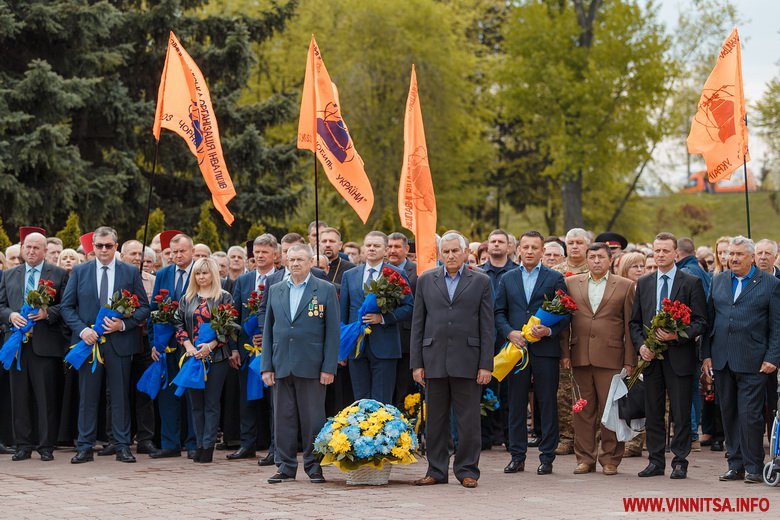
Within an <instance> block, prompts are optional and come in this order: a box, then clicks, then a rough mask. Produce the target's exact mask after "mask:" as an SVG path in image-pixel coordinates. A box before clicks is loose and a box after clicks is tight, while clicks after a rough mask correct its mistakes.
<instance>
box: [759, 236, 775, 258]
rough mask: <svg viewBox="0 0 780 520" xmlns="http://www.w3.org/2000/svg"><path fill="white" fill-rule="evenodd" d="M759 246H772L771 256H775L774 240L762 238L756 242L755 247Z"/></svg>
mask: <svg viewBox="0 0 780 520" xmlns="http://www.w3.org/2000/svg"><path fill="white" fill-rule="evenodd" d="M759 244H769V245H770V246H772V254H773V255H774V256H777V242H775V241H774V240H770V239H768V238H762V239H761V240H759V241H758V242H756V246H758V245H759Z"/></svg>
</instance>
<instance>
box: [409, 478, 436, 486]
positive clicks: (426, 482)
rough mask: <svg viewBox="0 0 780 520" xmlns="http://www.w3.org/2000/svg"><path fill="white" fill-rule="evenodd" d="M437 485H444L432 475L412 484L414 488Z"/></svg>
mask: <svg viewBox="0 0 780 520" xmlns="http://www.w3.org/2000/svg"><path fill="white" fill-rule="evenodd" d="M436 484H443V482H439V481H438V480H436V479H435V478H433V477H432V476H430V475H425V476H424V477H423V478H420V479H417V480H415V481H413V482H412V485H414V486H434V485H436Z"/></svg>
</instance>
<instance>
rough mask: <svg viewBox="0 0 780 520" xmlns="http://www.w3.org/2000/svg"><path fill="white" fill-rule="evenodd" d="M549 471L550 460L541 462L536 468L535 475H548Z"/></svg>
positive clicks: (550, 470) (550, 468)
mask: <svg viewBox="0 0 780 520" xmlns="http://www.w3.org/2000/svg"><path fill="white" fill-rule="evenodd" d="M550 473H552V462H542V463H541V464H539V467H538V468H536V474H537V475H549V474H550Z"/></svg>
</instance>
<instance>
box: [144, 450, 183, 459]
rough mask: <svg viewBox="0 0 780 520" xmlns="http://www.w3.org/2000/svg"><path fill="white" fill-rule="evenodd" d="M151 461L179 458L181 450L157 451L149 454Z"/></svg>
mask: <svg viewBox="0 0 780 520" xmlns="http://www.w3.org/2000/svg"><path fill="white" fill-rule="evenodd" d="M149 456H150V457H151V458H153V459H167V458H173V457H181V450H157V451H153V452H152V453H150V454H149Z"/></svg>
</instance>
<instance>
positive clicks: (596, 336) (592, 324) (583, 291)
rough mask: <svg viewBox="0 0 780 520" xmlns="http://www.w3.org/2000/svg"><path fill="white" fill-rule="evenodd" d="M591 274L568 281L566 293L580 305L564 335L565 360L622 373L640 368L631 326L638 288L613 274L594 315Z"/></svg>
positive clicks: (563, 349) (608, 280)
mask: <svg viewBox="0 0 780 520" xmlns="http://www.w3.org/2000/svg"><path fill="white" fill-rule="evenodd" d="M588 277H589V275H588V274H578V275H575V276H570V277H568V278H566V280H565V281H566V289H567V292H568V293H569V295H570V296H571V297H572V298H574V301H576V302H577V311H576V312H575V313H574V314H573V315H572V318H571V322H570V324H569V327H568V330H564V333H563V334H561V357H563V358H570V359H571V364H572V366H574V367H582V366H594V367H598V368H611V369H614V370H620V369H621V368H623V365H631V366H634V365H636V351H635V350H634V344H633V343H632V342H631V331H630V330H629V328H628V322H629V320H630V319H631V311H632V309H633V307H634V284H633V282H632V281H631V280H628V279H626V278H621V277H620V276H618V275H615V274H610V275H609V278H608V279H607V282H606V287H604V297H603V298H602V300H601V303H600V304H599V306H598V309H596V312H595V313H594V312H593V308H592V307H591V304H590V297H589V296H588Z"/></svg>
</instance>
